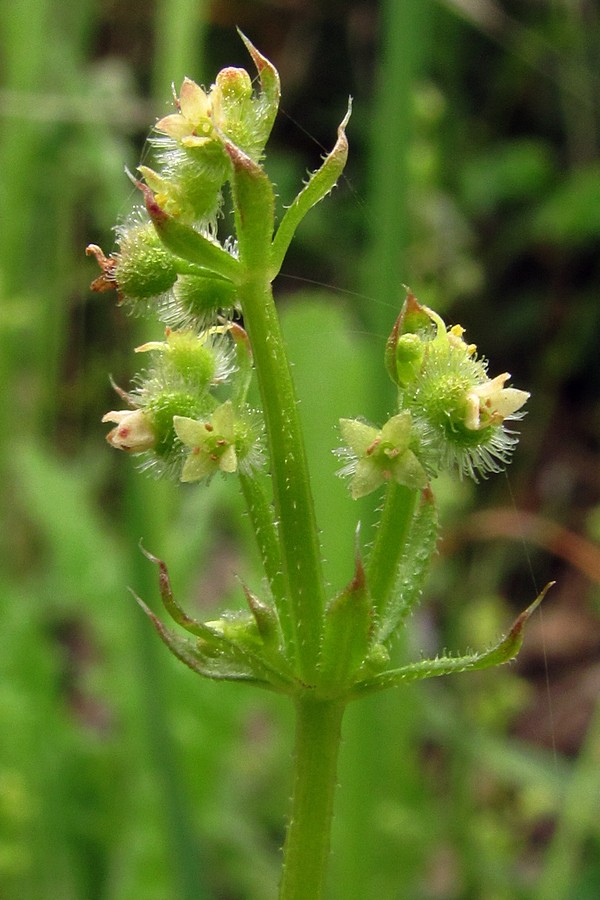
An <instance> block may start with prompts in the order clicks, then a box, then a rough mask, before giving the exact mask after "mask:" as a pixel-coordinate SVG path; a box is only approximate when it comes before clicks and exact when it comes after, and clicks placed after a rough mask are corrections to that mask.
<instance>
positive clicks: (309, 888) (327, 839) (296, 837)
mask: <svg viewBox="0 0 600 900" xmlns="http://www.w3.org/2000/svg"><path fill="white" fill-rule="evenodd" d="M344 708H345V703H344V701H342V702H340V701H339V700H316V699H314V698H313V697H306V696H304V697H301V698H299V699H298V700H297V702H296V715H297V719H296V745H295V751H294V786H293V793H292V810H291V815H290V819H289V823H288V831H287V836H286V842H285V847H284V863H283V875H282V880H281V888H280V894H279V900H321V898H322V897H323V896H324V894H323V892H324V887H325V877H326V873H327V864H328V860H329V849H330V843H331V822H332V818H333V800H334V794H335V786H336V776H337V761H338V755H339V747H340V738H341V722H342V717H343V714H344Z"/></svg>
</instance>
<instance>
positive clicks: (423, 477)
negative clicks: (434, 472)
mask: <svg viewBox="0 0 600 900" xmlns="http://www.w3.org/2000/svg"><path fill="white" fill-rule="evenodd" d="M393 474H394V480H395V481H397V482H398V484H404V485H406V487H408V488H410V489H411V490H413V491H418V490H420V489H421V488H424V487H425V486H426V484H427V482H428V480H429V479H428V478H427V473H426V472H425V469H424V468H423V466H422V465H421V463H420V462H419V460H418V459H417V457H416V456H415V454H414V453H413V452H412V450H407V451H406V452H405V453H403V454H402V456H401V458H400V459H399V460H398V461H397V463H396V465H395V466H394V473H393Z"/></svg>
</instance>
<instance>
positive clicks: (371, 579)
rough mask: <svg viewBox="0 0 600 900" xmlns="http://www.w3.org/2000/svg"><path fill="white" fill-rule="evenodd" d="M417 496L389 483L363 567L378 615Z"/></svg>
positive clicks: (393, 577)
mask: <svg viewBox="0 0 600 900" xmlns="http://www.w3.org/2000/svg"><path fill="white" fill-rule="evenodd" d="M418 496H419V492H418V491H413V490H411V489H410V488H407V487H404V485H400V484H396V482H391V483H390V484H389V486H388V489H387V491H386V496H385V502H384V505H383V510H382V513H381V521H380V524H379V527H378V529H377V536H376V538H375V543H374V544H373V549H372V551H371V555H370V557H369V565H368V568H367V584H368V585H369V591H370V593H371V596H372V597H373V607H374V609H375V611H376V612H377V614H378V615H380V616H381V615H382V614H383V612H384V610H385V607H386V605H387V603H388V600H389V598H390V595H391V593H392V591H393V590H394V584H395V581H396V576H397V573H398V565H399V563H400V559H401V557H402V551H403V549H404V546H405V544H406V539H407V537H408V533H409V531H410V526H411V525H412V521H413V517H414V514H415V507H416V503H417V499H418Z"/></svg>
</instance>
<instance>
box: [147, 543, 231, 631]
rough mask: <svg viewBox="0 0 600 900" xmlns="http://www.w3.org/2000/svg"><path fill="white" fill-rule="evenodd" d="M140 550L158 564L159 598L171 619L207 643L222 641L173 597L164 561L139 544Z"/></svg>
mask: <svg viewBox="0 0 600 900" xmlns="http://www.w3.org/2000/svg"><path fill="white" fill-rule="evenodd" d="M140 550H141V551H142V553H143V554H144V556H145V557H146V559H149V560H150V562H152V563H154V564H155V565H156V566H158V573H159V574H158V585H159V590H160V596H161V600H162V602H163V606H164V608H165V609H166V611H167V612H168V613H169V615H170V616H171V618H172V619H173V621H174V622H177V624H178V625H181V627H182V628H185V630H186V631H189V633H190V634H193V635H195V636H196V637H200V638H203V640H205V641H207V643H209V644H210V643H213V644H214V645H215V646H217V645H219V644H220V643H221V642H222V638H221V636H220V635H218V634H217V633H216V632H215V631H214V630H213V629H212V628H210V627H209V626H208V625H205V624H204V623H203V622H198V621H197V620H196V619H192V618H191V617H190V616H188V614H187V613H186V612H185V610H184V609H183V608H182V607H181V606H180V605H179V603H178V602H177V600H176V599H175V596H174V594H173V590H172V588H171V579H170V578H169V571H168V569H167V566H166V563H165V562H164V561H163V560H162V559H159V558H158V557H157V556H154V555H153V554H152V553H149V552H148V551H147V550H146V549H145V548H144V547H142V545H141V544H140ZM136 599H137V598H136ZM138 602H139V601H138Z"/></svg>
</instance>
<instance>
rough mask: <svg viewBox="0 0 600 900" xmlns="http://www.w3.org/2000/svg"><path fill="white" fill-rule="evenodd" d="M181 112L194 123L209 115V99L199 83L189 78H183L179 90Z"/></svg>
mask: <svg viewBox="0 0 600 900" xmlns="http://www.w3.org/2000/svg"><path fill="white" fill-rule="evenodd" d="M179 109H180V110H181V114H182V115H183V116H185V117H186V119H189V120H190V122H193V123H194V124H195V125H196V124H198V122H199V121H200V120H201V119H206V118H208V116H209V115H210V100H209V98H208V96H207V95H206V94H205V92H204V91H203V90H202V88H201V87H200V85H199V84H196V82H195V81H192V79H191V78H184V79H183V84H182V85H181V90H180V92H179Z"/></svg>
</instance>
